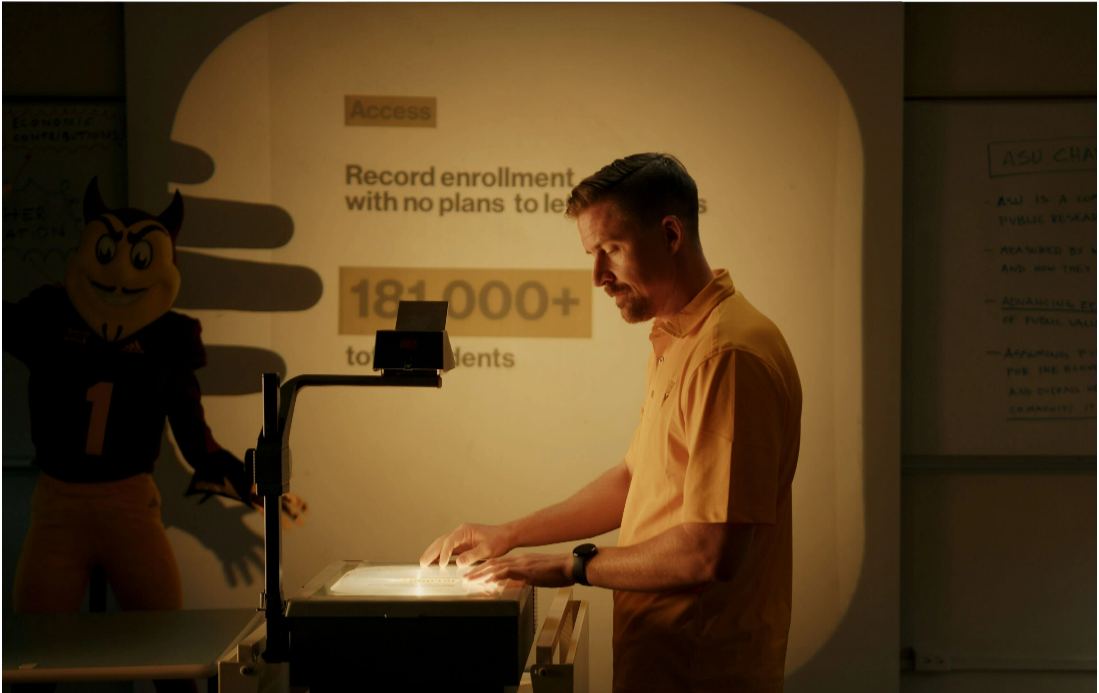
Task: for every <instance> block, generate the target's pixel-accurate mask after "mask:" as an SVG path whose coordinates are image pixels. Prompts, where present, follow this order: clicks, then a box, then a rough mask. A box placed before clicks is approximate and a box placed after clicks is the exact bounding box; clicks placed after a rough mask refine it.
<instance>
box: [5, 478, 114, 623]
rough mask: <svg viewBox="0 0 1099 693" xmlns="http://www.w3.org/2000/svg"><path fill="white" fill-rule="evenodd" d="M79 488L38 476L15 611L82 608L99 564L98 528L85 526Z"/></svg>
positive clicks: (17, 572)
mask: <svg viewBox="0 0 1099 693" xmlns="http://www.w3.org/2000/svg"><path fill="white" fill-rule="evenodd" d="M81 486H84V484H69V483H66V482H63V481H58V480H57V479H54V478H53V477H50V476H47V475H45V474H39V476H38V483H37V484H36V485H35V488H34V496H33V497H32V498H31V523H30V530H29V531H28V532H27V538H26V540H25V541H24V542H23V551H22V553H21V554H20V556H19V563H18V565H17V566H16V568H15V585H14V590H13V592H14V594H13V595H12V596H13V599H12V607H13V611H15V613H22V614H55V613H75V612H77V611H80V605H81V603H83V601H84V592H85V590H86V589H87V587H88V578H89V576H90V575H91V570H92V566H93V565H94V564H95V550H94V541H93V536H94V528H93V527H89V526H88V524H87V517H86V515H87V512H86V509H85V508H84V507H83V506H84V503H82V502H81V501H82V497H81V496H82V493H81V491H82V489H81V488H80V487H81Z"/></svg>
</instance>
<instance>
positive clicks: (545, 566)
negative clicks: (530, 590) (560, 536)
mask: <svg viewBox="0 0 1099 693" xmlns="http://www.w3.org/2000/svg"><path fill="white" fill-rule="evenodd" d="M465 579H466V580H469V581H471V582H479V581H485V582H503V581H504V580H522V581H523V582H525V583H527V584H528V585H531V586H533V587H568V586H569V585H572V584H575V583H574V582H573V579H572V554H567V553H557V554H545V553H521V554H518V555H516V556H504V557H502V558H493V559H491V560H488V561H485V562H484V563H482V564H481V565H479V566H477V567H476V568H474V569H473V570H471V571H469V572H468V573H466V575H465Z"/></svg>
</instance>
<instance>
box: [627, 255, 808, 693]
mask: <svg viewBox="0 0 1099 693" xmlns="http://www.w3.org/2000/svg"><path fill="white" fill-rule="evenodd" d="M649 339H650V340H651V341H652V344H653V352H652V354H651V355H650V357H649V365H648V376H647V378H646V385H645V401H644V404H643V405H642V408H641V423H640V424H639V425H638V427H637V431H636V432H635V433H634V436H633V440H632V442H631V444H630V448H629V451H628V452H627V453H626V464H627V466H629V468H630V471H631V474H632V480H631V483H630V491H629V496H628V497H627V500H626V507H625V511H624V513H623V515H622V527H621V530H620V532H619V536H618V545H619V546H630V545H633V544H637V543H640V542H643V541H645V540H647V539H651V538H652V537H654V536H656V535H658V534H660V533H662V532H664V531H666V530H668V529H671V528H672V527H675V526H677V525H679V524H682V523H685V522H715V523H717V522H720V523H747V524H752V525H754V526H755V530H754V535H753V538H752V542H751V548H750V550H749V554H748V557H747V558H746V560H745V562H744V564H743V565H742V567H741V569H740V570H739V571H738V573H737V574H736V576H735V577H734V578H733V580H731V581H729V582H719V583H711V584H708V585H704V586H700V587H696V588H693V589H688V590H683V591H675V592H662V593H656V594H650V593H640V592H626V591H621V590H617V591H615V593H614V690H615V691H616V693H626V692H633V691H663V692H671V691H736V692H738V693H742V692H743V693H762V692H767V693H771V692H774V691H781V690H782V684H783V668H784V665H785V660H786V641H787V634H788V633H789V630H790V597H791V573H792V551H791V527H790V524H791V512H790V484H791V482H792V481H793V478H794V469H795V467H796V466H797V459H798V447H799V443H800V439H801V382H800V380H799V379H798V373H797V368H796V367H795V366H794V359H793V357H792V356H791V355H790V350H789V348H788V347H787V345H786V341H785V340H784V339H783V337H782V334H781V333H780V332H779V330H778V328H777V327H775V325H774V323H772V322H771V321H770V320H769V319H767V317H766V316H764V315H763V314H762V313H760V312H759V311H758V310H756V309H755V308H754V307H753V306H752V305H751V304H750V303H748V301H747V300H746V299H745V298H744V296H743V295H742V294H741V293H739V292H737V291H736V290H735V289H734V287H733V282H732V280H731V279H730V278H729V275H728V273H727V272H725V271H724V270H717V271H716V272H715V273H714V279H713V281H711V282H710V283H709V284H708V285H707V286H706V287H705V288H704V289H703V290H702V292H701V293H699V294H698V296H696V297H695V298H694V299H693V300H692V301H691V302H690V303H688V304H687V306H685V307H684V308H683V310H682V311H680V312H679V313H678V314H677V315H676V316H675V317H674V318H672V319H670V320H668V321H667V322H660V321H657V322H656V323H654V325H653V329H652V333H651V334H650V336H649Z"/></svg>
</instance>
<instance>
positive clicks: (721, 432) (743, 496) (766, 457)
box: [682, 349, 787, 524]
mask: <svg viewBox="0 0 1099 693" xmlns="http://www.w3.org/2000/svg"><path fill="white" fill-rule="evenodd" d="M682 396H683V397H684V400H683V407H684V422H685V428H686V434H687V446H688V460H687V470H686V477H685V479H684V486H683V521H684V522H742V523H750V524H774V522H775V512H776V506H777V503H778V485H779V483H778V482H779V464H780V454H781V449H782V435H783V427H784V422H785V418H786V416H785V414H786V400H787V397H786V394H785V390H784V389H783V387H782V385H781V381H780V379H779V378H778V376H777V375H776V374H775V373H774V372H773V371H772V370H771V369H770V368H769V367H768V366H767V364H766V363H764V362H763V361H762V360H761V359H760V358H759V357H758V356H755V355H753V354H751V353H748V352H745V351H741V350H739V349H732V350H728V351H724V352H721V353H718V354H715V355H714V356H711V357H710V358H708V359H707V360H706V361H704V362H703V363H702V364H701V365H700V366H699V367H698V368H697V369H696V370H695V372H694V373H692V374H691V376H690V377H689V378H688V381H687V383H686V386H685V387H684V390H683V394H682Z"/></svg>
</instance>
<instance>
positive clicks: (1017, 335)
mask: <svg viewBox="0 0 1099 693" xmlns="http://www.w3.org/2000/svg"><path fill="white" fill-rule="evenodd" d="M906 116H907V118H906V141H905V151H906V152H907V153H908V156H907V157H906V162H905V167H906V170H905V195H906V198H905V202H906V204H905V210H906V212H905V263H904V267H905V297H906V301H905V321H904V324H905V325H906V326H907V329H908V333H907V334H906V335H905V396H904V406H905V416H904V417H903V421H904V451H905V453H906V454H910V455H943V456H993V457H1002V456H1042V455H1046V456H1072V455H1080V456H1084V455H1090V456H1094V455H1095V436H1096V425H1095V404H1096V346H1095V345H1096V165H1095V162H1096V159H1095V157H1096V138H1095V132H1096V117H1095V101H1094V100H1082V101H1043V102H950V103H946V102H913V103H909V104H908V106H907V111H906Z"/></svg>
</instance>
